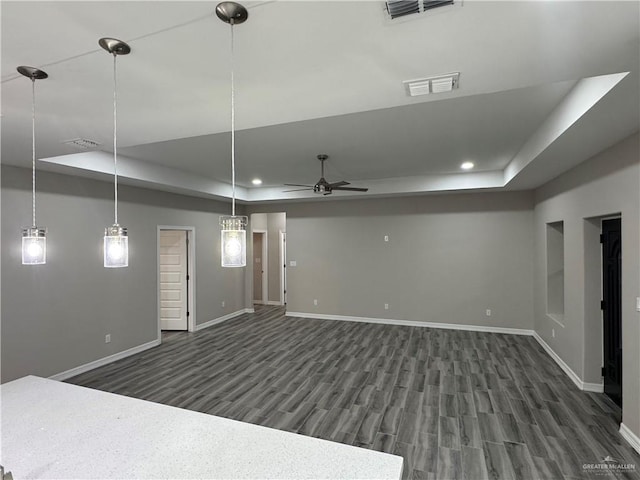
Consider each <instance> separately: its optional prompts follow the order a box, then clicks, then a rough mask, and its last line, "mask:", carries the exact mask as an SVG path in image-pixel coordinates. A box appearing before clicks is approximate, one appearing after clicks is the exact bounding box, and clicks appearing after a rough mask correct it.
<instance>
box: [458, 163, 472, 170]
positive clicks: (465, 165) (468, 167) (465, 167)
mask: <svg viewBox="0 0 640 480" xmlns="http://www.w3.org/2000/svg"><path fill="white" fill-rule="evenodd" d="M474 166H475V165H474V164H473V162H464V163H463V164H462V165H460V168H461V169H463V170H471V169H472V168H473V167H474Z"/></svg>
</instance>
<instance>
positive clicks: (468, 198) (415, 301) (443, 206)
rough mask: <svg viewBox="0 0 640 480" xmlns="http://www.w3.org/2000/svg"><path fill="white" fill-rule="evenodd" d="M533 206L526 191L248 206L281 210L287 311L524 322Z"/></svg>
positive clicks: (529, 299)
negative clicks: (284, 231) (283, 215)
mask: <svg viewBox="0 0 640 480" xmlns="http://www.w3.org/2000/svg"><path fill="white" fill-rule="evenodd" d="M532 209H533V198H532V195H531V194H530V193H522V192H518V193H481V194H455V195H454V194H452V195H429V196H420V197H405V198H391V199H370V200H333V199H326V201H322V202H313V203H311V202H309V203H298V204H288V203H283V204H269V205H261V206H255V207H250V211H262V212H265V211H268V212H274V211H277V212H280V211H284V212H286V216H287V217H286V218H287V264H288V266H287V310H288V311H295V312H315V313H322V314H336V315H348V316H359V317H375V318H391V319H402V320H417V321H429V322H443V323H456V324H463V325H487V326H496V327H509V328H522V329H532V328H533V284H532V282H533V238H532V233H533V210H532ZM385 235H388V236H389V242H385V241H384V236H385ZM291 260H295V261H296V262H297V266H296V267H291V266H289V262H290V261H291ZM314 299H317V300H318V306H314V304H313V300H314ZM385 303H388V304H389V310H385V309H384V304H385ZM486 309H491V310H492V313H493V315H492V316H491V317H487V316H486V315H485V310H486Z"/></svg>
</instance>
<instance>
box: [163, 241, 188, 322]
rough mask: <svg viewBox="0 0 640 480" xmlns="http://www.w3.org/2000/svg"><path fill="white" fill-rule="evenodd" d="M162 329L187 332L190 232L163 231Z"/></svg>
mask: <svg viewBox="0 0 640 480" xmlns="http://www.w3.org/2000/svg"><path fill="white" fill-rule="evenodd" d="M160 328H161V329H162V330H187V232H186V231H185V230H161V231H160Z"/></svg>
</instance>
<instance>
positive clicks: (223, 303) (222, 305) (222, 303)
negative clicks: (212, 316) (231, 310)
mask: <svg viewBox="0 0 640 480" xmlns="http://www.w3.org/2000/svg"><path fill="white" fill-rule="evenodd" d="M222 308H224V300H222Z"/></svg>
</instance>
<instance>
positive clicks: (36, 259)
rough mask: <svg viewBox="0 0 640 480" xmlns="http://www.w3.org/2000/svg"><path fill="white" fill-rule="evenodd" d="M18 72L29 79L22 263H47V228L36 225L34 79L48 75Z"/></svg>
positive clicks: (25, 69)
mask: <svg viewBox="0 0 640 480" xmlns="http://www.w3.org/2000/svg"><path fill="white" fill-rule="evenodd" d="M17 70H18V72H19V73H20V74H22V75H24V76H25V77H27V78H30V79H31V189H32V190H31V215H32V218H31V226H30V227H26V228H23V229H22V264H23V265H44V264H45V263H47V236H46V235H47V229H46V228H44V227H37V226H36V80H44V79H45V78H47V77H48V75H47V74H46V73H45V72H43V71H42V70H40V69H38V68H35V67H26V66H20V67H18V68H17Z"/></svg>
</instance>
